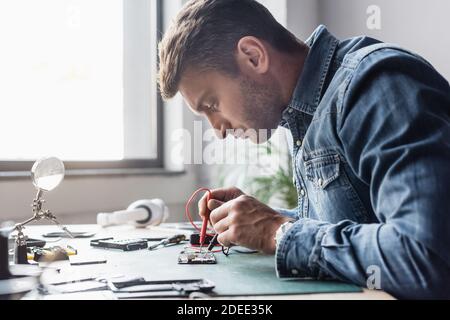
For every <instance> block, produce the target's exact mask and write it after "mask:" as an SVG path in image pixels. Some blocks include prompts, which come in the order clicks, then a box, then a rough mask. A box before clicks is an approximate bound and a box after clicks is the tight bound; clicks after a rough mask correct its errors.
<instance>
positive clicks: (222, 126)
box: [207, 116, 227, 139]
mask: <svg viewBox="0 0 450 320" xmlns="http://www.w3.org/2000/svg"><path fill="white" fill-rule="evenodd" d="M207 118H208V122H209V123H210V124H211V127H213V128H214V133H215V134H216V137H217V138H219V139H225V138H226V137H227V126H226V123H225V122H224V121H220V120H219V119H214V118H213V117H211V116H207Z"/></svg>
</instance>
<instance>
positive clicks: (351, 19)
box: [287, 0, 450, 80]
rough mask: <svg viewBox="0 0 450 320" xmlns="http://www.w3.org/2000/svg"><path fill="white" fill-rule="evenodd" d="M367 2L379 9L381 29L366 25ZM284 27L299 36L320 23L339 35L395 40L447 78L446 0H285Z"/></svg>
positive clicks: (449, 39) (449, 5) (449, 26)
mask: <svg viewBox="0 0 450 320" xmlns="http://www.w3.org/2000/svg"><path fill="white" fill-rule="evenodd" d="M369 5H377V6H378V7H379V8H380V13H381V29H379V30H369V29H368V28H367V25H366V21H367V18H368V17H369V15H368V14H367V13H366V10H367V8H368V6H369ZM287 12H288V28H289V29H290V30H292V31H293V32H295V33H296V34H297V36H298V37H299V38H301V39H303V40H304V39H305V38H306V37H307V36H308V35H309V33H310V32H312V31H313V30H314V28H313V27H312V26H311V25H312V24H315V25H318V24H320V23H322V24H324V25H326V26H327V28H328V29H329V31H331V32H332V33H333V34H334V35H336V36H337V37H339V38H346V37H351V36H357V35H362V34H365V35H368V36H371V37H374V38H377V39H379V40H382V41H384V42H392V43H397V44H399V45H401V46H403V47H405V48H407V49H410V50H413V51H415V52H417V53H419V54H420V55H422V56H423V57H424V58H426V59H427V60H429V61H430V62H431V63H432V64H433V65H434V67H435V68H436V69H437V70H438V71H439V72H440V73H441V74H442V75H443V76H444V77H446V79H447V80H449V79H450V63H449V59H448V57H450V36H449V35H448V31H449V30H450V19H449V12H450V1H448V0H427V1H425V0H287Z"/></svg>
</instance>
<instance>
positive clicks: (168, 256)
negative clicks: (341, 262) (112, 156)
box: [130, 245, 362, 296]
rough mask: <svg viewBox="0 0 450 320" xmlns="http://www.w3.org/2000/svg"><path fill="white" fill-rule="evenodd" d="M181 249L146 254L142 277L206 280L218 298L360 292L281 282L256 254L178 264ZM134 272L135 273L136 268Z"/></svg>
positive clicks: (332, 284) (336, 285) (267, 260)
mask: <svg viewBox="0 0 450 320" xmlns="http://www.w3.org/2000/svg"><path fill="white" fill-rule="evenodd" d="M182 249H183V246H180V245H176V246H172V247H166V248H161V249H158V250H154V251H147V252H148V253H146V256H147V259H146V264H145V265H146V272H145V273H147V274H148V275H149V278H150V279H152V280H167V279H194V278H205V279H208V280H211V281H213V282H214V283H215V285H216V287H215V289H214V293H215V294H217V295H220V296H234V295H243V296H246V295H279V294H306V293H330V292H361V291H362V289H361V288H360V287H358V286H355V285H352V284H348V283H344V282H338V281H318V280H312V279H286V280H283V279H280V278H278V277H277V275H276V271H275V257H274V256H270V255H263V254H259V253H254V254H242V253H237V252H234V251H233V250H231V251H230V253H231V254H230V255H229V256H228V257H226V256H225V255H223V254H222V253H221V252H220V253H215V255H216V258H217V264H212V265H186V264H178V263H177V261H178V253H179V252H180V251H181V250H182ZM141 252H142V251H141ZM130 267H131V266H130ZM134 268H135V270H136V265H135V266H134ZM141 274H142V273H141Z"/></svg>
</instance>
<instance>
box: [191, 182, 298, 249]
mask: <svg viewBox="0 0 450 320" xmlns="http://www.w3.org/2000/svg"><path fill="white" fill-rule="evenodd" d="M219 190H221V191H219V194H220V195H221V196H222V197H221V198H220V200H217V199H215V200H210V201H209V203H208V208H209V209H210V210H212V211H211V215H210V220H211V223H212V224H213V226H214V229H215V230H216V232H217V233H219V236H218V238H217V240H218V241H219V242H220V243H221V244H222V245H224V246H226V247H228V246H230V245H232V244H234V245H241V246H245V247H247V248H250V249H254V250H259V251H262V252H264V253H267V254H273V253H275V250H276V244H275V240H274V237H275V233H276V231H277V229H278V228H279V227H280V225H281V224H283V223H284V222H286V221H289V220H291V219H290V218H287V217H284V216H282V215H280V214H279V213H278V212H277V211H275V210H273V209H272V208H270V207H268V206H266V205H265V204H263V203H261V202H259V201H258V200H257V199H255V198H253V197H251V196H248V195H245V194H244V193H243V192H242V191H240V190H239V189H237V188H233V189H219ZM215 191H216V190H215ZM216 192H217V191H216ZM216 194H217V193H216ZM211 198H215V195H214V194H213V195H212V197H211ZM204 202H205V203H206V198H205V200H204ZM199 206H200V204H199ZM203 208H204V207H203Z"/></svg>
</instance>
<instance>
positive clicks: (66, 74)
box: [0, 0, 162, 172]
mask: <svg viewBox="0 0 450 320" xmlns="http://www.w3.org/2000/svg"><path fill="white" fill-rule="evenodd" d="M158 11H159V5H158V2H157V1H148V0H133V1H126V0H64V1H62V0H40V1H35V0H8V1H2V2H1V3H0V30H2V31H1V32H2V53H1V54H0V70H2V71H1V72H0V86H1V88H2V90H1V92H2V93H1V94H0V109H1V111H2V112H1V114H0V119H1V120H0V121H1V124H0V137H1V138H0V171H3V172H4V171H23V170H29V169H30V168H31V165H32V162H33V161H34V160H35V159H37V158H39V157H42V156H49V155H52V156H57V157H59V158H61V159H62V160H63V161H64V162H65V164H66V166H67V169H69V170H70V169H125V168H149V167H159V166H161V165H162V159H161V155H162V150H161V148H162V137H161V134H159V132H161V128H160V127H161V123H162V121H161V117H162V115H161V108H160V104H161V103H160V99H159V96H158V94H157V92H156V91H157V90H156V63H157V51H156V45H157V41H158V39H157V37H158V30H159V20H160V19H159V16H160V15H159V12H158Z"/></svg>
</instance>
